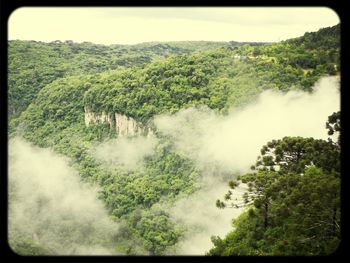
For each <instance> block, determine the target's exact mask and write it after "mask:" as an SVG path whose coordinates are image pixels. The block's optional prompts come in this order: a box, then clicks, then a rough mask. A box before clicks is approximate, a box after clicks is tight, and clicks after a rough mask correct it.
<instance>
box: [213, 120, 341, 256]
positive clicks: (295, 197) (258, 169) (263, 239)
mask: <svg viewBox="0 0 350 263" xmlns="http://www.w3.org/2000/svg"><path fill="white" fill-rule="evenodd" d="M339 115H340V113H334V114H332V115H331V116H330V117H329V119H328V122H327V128H328V129H333V130H338V131H339V130H340V123H339V122H337V120H338V119H339ZM339 154H340V146H339V144H336V143H333V142H332V141H330V140H329V141H324V140H315V139H313V138H302V137H284V138H283V139H282V140H273V141H271V142H268V143H267V144H266V145H264V146H263V147H262V149H261V156H259V158H258V161H257V164H256V166H254V167H252V168H253V169H254V170H255V172H253V173H248V174H244V175H242V176H239V177H238V178H237V180H232V181H230V182H229V186H230V188H231V189H232V190H233V189H235V188H236V187H237V186H238V185H239V184H240V183H245V184H247V185H248V191H247V192H246V193H244V195H243V200H244V202H241V203H237V202H235V201H232V200H231V196H232V191H231V190H229V191H228V193H227V194H226V195H225V197H224V199H225V201H220V200H217V202H216V205H217V206H218V207H219V208H225V207H234V208H237V207H242V206H246V207H248V208H249V210H248V211H247V212H245V213H243V214H242V215H241V216H240V217H239V218H238V219H237V220H235V221H234V225H235V227H236V228H235V230H234V231H232V232H230V233H229V234H228V235H227V236H226V238H225V239H221V238H218V237H216V238H215V237H213V238H212V241H213V243H214V248H213V249H211V250H210V251H209V253H208V254H209V255H242V254H243V255H326V254H330V253H332V252H333V251H335V250H336V248H337V246H338V245H339V242H340V160H339V157H340V155H339ZM247 231H248V232H249V231H250V232H252V233H246V232H247ZM253 233H255V234H253Z"/></svg>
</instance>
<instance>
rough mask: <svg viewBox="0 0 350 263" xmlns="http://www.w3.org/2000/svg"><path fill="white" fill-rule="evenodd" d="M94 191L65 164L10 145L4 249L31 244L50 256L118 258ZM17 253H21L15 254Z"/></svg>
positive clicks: (111, 227) (23, 145)
mask: <svg viewBox="0 0 350 263" xmlns="http://www.w3.org/2000/svg"><path fill="white" fill-rule="evenodd" d="M97 191H98V189H97V188H96V187H93V186H90V185H87V184H84V183H82V182H81V181H80V180H79V175H78V174H77V172H76V171H75V170H73V169H72V168H71V167H70V166H69V165H68V159H66V158H64V157H61V156H59V155H57V154H55V153H53V152H52V151H51V150H49V149H42V148H38V147H34V146H31V145H30V144H29V143H27V142H25V141H24V140H23V139H20V138H14V139H11V141H10V142H9V197H10V198H9V244H10V246H11V247H12V248H13V249H14V250H15V251H16V247H17V246H18V242H20V240H32V241H33V242H34V243H36V244H38V245H39V246H40V247H43V248H45V249H47V250H48V251H50V252H49V253H50V254H54V255H99V254H102V255H111V254H118V252H117V251H115V249H114V248H113V246H112V242H113V238H114V237H115V235H117V233H118V225H117V224H116V223H115V222H112V221H111V220H110V219H109V217H108V214H107V211H106V210H105V208H104V206H103V203H102V202H101V201H100V200H98V199H97ZM18 252H19V253H20V251H18Z"/></svg>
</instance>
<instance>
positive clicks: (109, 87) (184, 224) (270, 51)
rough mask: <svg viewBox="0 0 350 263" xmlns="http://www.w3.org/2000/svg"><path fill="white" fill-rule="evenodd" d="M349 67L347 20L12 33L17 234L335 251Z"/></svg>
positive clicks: (263, 252)
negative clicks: (242, 28) (39, 35)
mask: <svg viewBox="0 0 350 263" xmlns="http://www.w3.org/2000/svg"><path fill="white" fill-rule="evenodd" d="M233 39H234V36H233ZM340 72H341V69H340V24H338V25H335V26H333V27H327V28H322V29H320V30H318V31H317V32H306V33H305V34H304V35H303V36H301V37H298V38H293V39H288V40H285V41H280V42H276V43H261V42H236V41H230V42H210V41H179V42H176V41H173V42H148V43H141V44H135V45H109V46H105V45H98V44H93V43H89V42H83V43H74V42H73V41H64V42H62V41H59V40H57V41H54V42H50V43H45V42H39V41H24V40H9V41H8V136H9V157H8V158H9V169H8V170H9V186H8V193H9V218H8V221H9V224H8V227H9V230H8V241H9V245H10V246H11V248H12V249H13V251H15V252H16V253H18V254H20V255H206V256H242V255H243V256H247V255H248V256H271V255H282V256H287V255H329V254H332V253H333V252H334V251H336V250H337V248H338V246H339V244H340V241H341V222H340V218H341V210H340V206H341V200H340V183H341V175H340V167H341V164H340V138H341V137H340V129H341V123H340V119H341V118H340V117H341V112H340V86H339V80H340Z"/></svg>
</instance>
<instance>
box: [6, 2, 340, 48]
mask: <svg viewBox="0 0 350 263" xmlns="http://www.w3.org/2000/svg"><path fill="white" fill-rule="evenodd" d="M339 22H340V21H339V18H338V16H337V14H336V13H335V12H334V11H333V10H332V9H329V8H325V7H323V8H322V7H321V8H314V7H300V8H290V7H287V8H266V7H263V8H251V7H248V8H238V7H236V8H234V7H224V8H211V7H210V8H208V7H205V8H204V7H196V8H187V7H186V8H183V7H177V8H161V7H158V8H150V7H146V8H126V7H120V8H111V7H109V8H92V7H83V8H57V7H55V8H33V7H22V8H19V9H17V10H15V11H14V12H13V13H12V14H11V16H10V18H9V21H8V29H9V39H10V40H13V39H22V40H37V41H44V42H50V41H54V40H61V41H65V40H73V41H74V42H83V41H88V42H93V43H97V44H136V43H141V42H149V41H181V40H209V41H231V40H235V41H263V42H274V41H279V40H285V39H288V38H293V37H298V36H301V35H303V34H304V33H305V32H311V31H317V30H318V29H320V28H322V27H328V26H333V25H336V24H338V23H339Z"/></svg>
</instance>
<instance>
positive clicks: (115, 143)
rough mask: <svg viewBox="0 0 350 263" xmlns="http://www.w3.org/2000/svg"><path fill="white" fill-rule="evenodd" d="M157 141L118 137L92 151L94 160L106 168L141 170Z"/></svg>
mask: <svg viewBox="0 0 350 263" xmlns="http://www.w3.org/2000/svg"><path fill="white" fill-rule="evenodd" d="M157 142H158V140H157V139H156V138H155V137H154V136H148V137H134V138H127V137H120V138H118V139H114V140H107V141H105V142H104V143H101V144H99V145H98V146H96V147H95V148H94V149H93V150H92V154H93V156H94V158H95V159H96V160H98V161H100V162H102V163H103V164H105V165H106V166H108V167H113V166H118V167H123V168H124V169H127V170H134V169H140V168H142V165H143V161H144V158H145V157H147V156H150V155H152V154H153V153H154V150H155V147H156V145H157Z"/></svg>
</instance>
